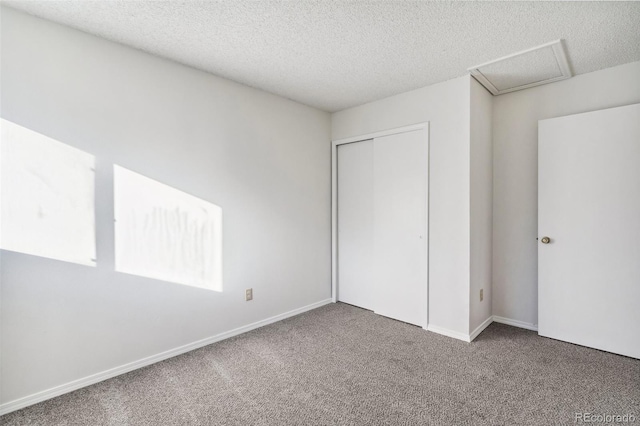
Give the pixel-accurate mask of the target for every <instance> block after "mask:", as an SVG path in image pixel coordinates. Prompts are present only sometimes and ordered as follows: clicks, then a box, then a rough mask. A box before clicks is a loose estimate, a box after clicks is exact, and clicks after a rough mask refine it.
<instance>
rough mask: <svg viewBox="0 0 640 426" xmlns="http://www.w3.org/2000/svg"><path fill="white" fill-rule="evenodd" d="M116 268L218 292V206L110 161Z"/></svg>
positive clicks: (219, 265) (219, 280) (219, 283)
mask: <svg viewBox="0 0 640 426" xmlns="http://www.w3.org/2000/svg"><path fill="white" fill-rule="evenodd" d="M114 194H115V206H114V207H115V220H116V223H115V249H116V256H115V260H116V270H117V271H120V272H126V273H129V274H133V275H140V276H143V277H148V278H155V279H159V280H164V281H170V282H174V283H179V284H186V285H190V286H195V287H201V288H206V289H210V290H215V291H222V209H221V208H220V207H218V206H216V205H215V204H212V203H209V202H207V201H204V200H202V199H200V198H197V197H194V196H192V195H189V194H186V193H184V192H182V191H179V190H177V189H175V188H172V187H170V186H168V185H165V184H162V183H160V182H157V181H155V180H153V179H150V178H148V177H145V176H142V175H139V174H137V173H134V172H132V171H130V170H127V169H125V168H123V167H120V166H114Z"/></svg>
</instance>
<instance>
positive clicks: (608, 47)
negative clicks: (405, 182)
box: [3, 0, 640, 111]
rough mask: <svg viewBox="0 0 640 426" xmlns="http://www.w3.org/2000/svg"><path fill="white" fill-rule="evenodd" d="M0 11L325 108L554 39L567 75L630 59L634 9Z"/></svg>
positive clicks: (638, 7) (134, 6)
mask: <svg viewBox="0 0 640 426" xmlns="http://www.w3.org/2000/svg"><path fill="white" fill-rule="evenodd" d="M3 4H6V5H9V6H10V7H13V8H15V9H19V10H23V11H26V12H28V13H30V14H33V15H36V16H39V17H42V18H45V19H49V20H52V21H55V22H59V23H62V24H64V25H68V26H71V27H74V28H77V29H80V30H83V31H86V32H88V33H92V34H96V35H98V36H101V37H104V38H106V39H109V40H113V41H116V42H120V43H123V44H126V45H129V46H133V47H135V48H138V49H141V50H144V51H147V52H150V53H153V54H156V55H159V56H163V57H166V58H171V59H173V60H175V61H178V62H181V63H183V64H187V65H190V66H192V67H195V68H199V69H201V70H205V71H208V72H211V73H213V74H216V75H219V76H222V77H226V78H228V79H231V80H234V81H237V82H240V83H243V84H246V85H249V86H252V87H257V88H260V89H263V90H266V91H268V92H271V93H275V94H278V95H281V96H284V97H287V98H290V99H293V100H296V101H298V102H302V103H304V104H307V105H311V106H315V107H317V108H320V109H323V110H326V111H338V110H341V109H344V108H347V107H350V106H354V105H359V104H362V103H366V102H368V101H372V100H375V99H380V98H383V97H386V96H390V95H393V94H397V93H401V92H405V91H408V90H411V89H415V88H418V87H422V86H427V85H429V84H433V83H437V82H441V81H444V80H448V79H451V78H455V77H459V76H461V75H464V74H466V73H467V71H466V70H467V68H469V67H470V66H473V65H477V64H479V63H483V62H487V61H490V60H493V59H497V58H498V57H501V56H505V55H508V54H511V53H514V52H516V51H519V50H523V49H527V48H530V47H533V46H536V45H539V44H543V43H546V42H549V41H552V40H555V39H559V38H562V39H564V40H565V46H566V49H567V53H568V57H569V62H570V64H571V67H572V70H573V72H574V74H582V73H587V72H591V71H595V70H598V69H602V68H608V67H612V66H615V65H619V64H623V63H628V62H633V61H638V60H640V30H639V28H640V3H639V2H548V1H546V2H424V1H418V2H415V1H395V2H390V1H377V2H368V1H339V0H318V1H270V0H265V1H246V0H235V1H106V0H105V1H98V2H94V1H77V0H76V1H61V2H58V1H29V2H21V1H4V2H3Z"/></svg>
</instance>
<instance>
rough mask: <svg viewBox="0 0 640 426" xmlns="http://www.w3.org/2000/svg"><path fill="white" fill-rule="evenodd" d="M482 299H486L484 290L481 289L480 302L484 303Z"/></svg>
mask: <svg viewBox="0 0 640 426" xmlns="http://www.w3.org/2000/svg"><path fill="white" fill-rule="evenodd" d="M482 299H484V289H483V288H481V289H480V301H481V302H482Z"/></svg>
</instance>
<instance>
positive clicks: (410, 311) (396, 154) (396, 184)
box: [373, 130, 428, 326]
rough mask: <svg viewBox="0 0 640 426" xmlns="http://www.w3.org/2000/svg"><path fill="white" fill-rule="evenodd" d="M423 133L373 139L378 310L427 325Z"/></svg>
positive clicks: (425, 168)
mask: <svg viewBox="0 0 640 426" xmlns="http://www.w3.org/2000/svg"><path fill="white" fill-rule="evenodd" d="M427 137H428V136H427V133H426V131H425V130H415V131H411V132H405V133H398V134H394V135H390V136H384V137H380V138H376V139H375V140H374V167H373V182H374V184H373V193H374V195H373V199H374V207H373V211H374V214H373V235H374V238H373V277H374V280H375V286H374V287H375V289H376V297H375V300H376V304H375V307H374V310H375V312H376V313H378V314H380V315H384V316H387V317H390V318H394V319H397V320H400V321H404V322H408V323H411V324H416V325H420V326H426V325H427V295H426V292H427V178H428V172H427V168H428V152H427Z"/></svg>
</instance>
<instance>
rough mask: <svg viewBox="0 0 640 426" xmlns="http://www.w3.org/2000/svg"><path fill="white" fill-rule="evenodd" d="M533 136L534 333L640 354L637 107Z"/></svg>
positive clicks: (543, 128)
mask: <svg viewBox="0 0 640 426" xmlns="http://www.w3.org/2000/svg"><path fill="white" fill-rule="evenodd" d="M538 135H539V153H538V160H539V169H538V191H539V196H538V197H539V199H538V209H539V213H538V233H539V240H540V241H539V247H538V265H539V266H538V316H539V318H538V322H539V325H538V331H539V334H540V335H541V336H546V337H551V338H555V339H559V340H564V341H567V342H572V343H576V344H579V345H584V346H589V347H593V348H596V349H601V350H605V351H609V352H614V353H618V354H621V355H626V356H630V357H634V358H640V307H639V303H640V104H639V105H631V106H626V107H620V108H612V109H607V110H602V111H596V112H590V113H585V114H578V115H572V116H568V117H560V118H555V119H549V120H542V121H540V122H539V134H538ZM544 237H548V238H549V240H547V239H544V240H543V238H544Z"/></svg>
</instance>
